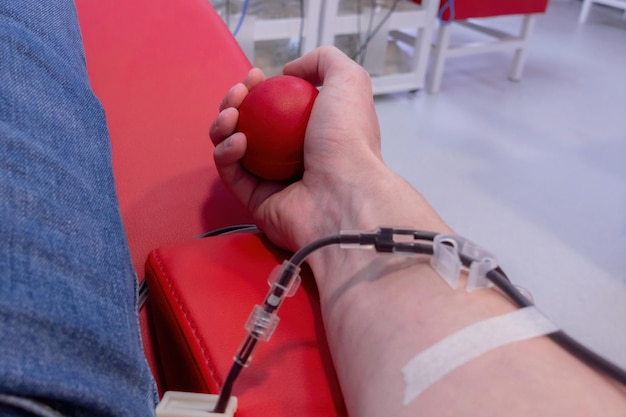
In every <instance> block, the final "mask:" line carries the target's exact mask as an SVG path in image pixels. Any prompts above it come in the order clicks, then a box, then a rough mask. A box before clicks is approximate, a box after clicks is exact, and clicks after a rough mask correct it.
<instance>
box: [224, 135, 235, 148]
mask: <svg viewBox="0 0 626 417" xmlns="http://www.w3.org/2000/svg"><path fill="white" fill-rule="evenodd" d="M232 144H233V138H232V137H231V136H229V137H227V138H226V139H224V142H222V145H223V146H224V147H225V148H230V146H231V145H232Z"/></svg>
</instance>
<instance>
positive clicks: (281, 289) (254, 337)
mask: <svg viewBox="0 0 626 417" xmlns="http://www.w3.org/2000/svg"><path fill="white" fill-rule="evenodd" d="M299 274H300V267H299V266H297V265H295V264H293V263H291V262H289V261H285V262H283V264H282V265H280V266H277V267H276V268H274V270H273V271H272V274H271V275H270V277H269V279H268V284H269V285H270V289H269V291H268V293H267V295H266V296H265V301H264V302H263V305H255V306H254V308H253V309H252V313H250V317H249V318H248V321H247V322H246V325H245V326H244V327H245V329H246V331H247V332H248V336H247V337H246V338H245V339H244V341H243V343H242V344H241V346H240V347H239V350H238V352H237V354H236V355H235V358H234V359H235V362H237V363H239V364H240V365H242V366H248V364H249V363H250V360H251V359H252V354H253V352H254V350H255V349H256V347H257V345H258V343H257V342H258V341H263V342H266V341H268V340H270V338H271V337H272V334H273V333H274V330H276V326H278V322H279V321H280V318H279V317H278V315H277V312H278V309H279V308H280V306H281V305H282V303H283V301H284V300H285V298H287V297H292V296H293V295H294V294H295V293H296V291H297V290H298V287H299V286H300V281H301V279H300V275H299Z"/></svg>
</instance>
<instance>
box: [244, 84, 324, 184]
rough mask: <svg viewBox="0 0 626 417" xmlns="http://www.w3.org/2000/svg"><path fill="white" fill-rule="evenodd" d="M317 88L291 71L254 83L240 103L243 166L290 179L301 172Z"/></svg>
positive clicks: (274, 178) (266, 175)
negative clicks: (243, 152) (245, 140)
mask: <svg viewBox="0 0 626 417" xmlns="http://www.w3.org/2000/svg"><path fill="white" fill-rule="evenodd" d="M317 93H318V91H317V88H315V86H314V85H313V84H311V83H309V82H308V81H305V80H303V79H301V78H298V77H294V76H290V75H279V76H276V77H271V78H268V79H266V80H265V81H262V82H260V83H259V84H257V85H256V86H254V87H253V88H252V89H251V90H250V92H249V93H248V95H247V96H246V97H245V99H244V100H243V102H242V103H241V106H239V120H238V122H237V131H239V132H243V133H244V134H245V135H246V138H247V140H248V147H247V149H246V153H245V154H244V156H243V158H242V159H241V164H242V165H243V167H244V168H245V169H246V170H248V171H249V172H251V173H252V174H254V175H256V176H257V177H260V178H263V179H266V180H272V181H285V180H293V179H296V178H299V177H301V176H302V173H303V172H304V134H305V132H306V126H307V123H308V121H309V116H310V115H311V110H312V109H313V103H314V102H315V98H316V97H317Z"/></svg>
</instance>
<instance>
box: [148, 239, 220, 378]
mask: <svg viewBox="0 0 626 417" xmlns="http://www.w3.org/2000/svg"><path fill="white" fill-rule="evenodd" d="M159 254H160V251H159V250H158V249H157V250H155V251H154V258H155V259H156V262H157V265H158V267H159V270H160V272H161V274H162V275H163V277H164V278H165V281H166V282H167V286H168V288H169V290H170V293H171V294H172V295H173V296H174V301H175V302H176V304H177V306H178V307H179V308H180V310H181V312H182V313H183V317H184V318H185V321H186V322H187V324H188V325H189V327H190V328H191V331H192V333H193V335H194V337H195V338H196V340H197V341H198V343H199V344H200V349H201V351H202V356H203V358H204V360H205V362H206V365H207V366H208V367H209V370H210V371H211V377H212V378H213V381H215V382H216V383H217V385H219V386H220V387H221V386H222V385H223V384H222V381H221V379H220V378H219V377H218V376H217V370H216V367H215V365H214V364H213V362H212V361H211V359H210V358H209V356H208V348H207V346H206V345H205V343H204V340H203V339H202V338H201V337H200V336H199V332H198V328H197V326H196V324H195V323H194V321H193V320H192V319H191V318H190V316H189V313H188V312H187V309H186V308H185V306H184V305H183V303H182V302H181V300H180V297H179V296H178V293H177V292H176V291H175V289H174V285H173V282H172V280H171V279H170V276H169V274H168V273H167V269H166V268H165V265H164V263H163V261H162V260H161V257H160V256H159Z"/></svg>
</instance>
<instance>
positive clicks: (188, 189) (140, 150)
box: [76, 0, 251, 276]
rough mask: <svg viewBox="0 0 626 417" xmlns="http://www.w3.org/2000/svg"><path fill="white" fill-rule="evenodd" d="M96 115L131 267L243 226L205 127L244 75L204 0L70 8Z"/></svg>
mask: <svg viewBox="0 0 626 417" xmlns="http://www.w3.org/2000/svg"><path fill="white" fill-rule="evenodd" d="M76 7H77V11H78V16H79V21H80V25H81V30H82V33H83V42H84V46H85V52H86V58H87V68H88V72H89V77H90V80H91V83H92V87H93V90H94V92H95V93H96V95H97V96H98V98H99V99H100V101H101V102H102V105H103V107H104V110H105V113H106V116H107V122H108V128H109V132H110V136H111V145H112V151H113V169H114V175H115V180H116V185H117V192H118V199H119V203H120V208H121V213H122V217H123V220H124V227H125V229H126V234H127V237H128V241H129V245H130V251H131V255H132V257H133V264H134V266H135V270H136V271H137V274H138V275H139V276H141V275H142V274H143V271H144V263H145V261H146V259H147V256H148V253H149V252H150V251H151V250H153V249H155V248H157V247H160V246H162V245H165V244H170V243H175V242H181V241H185V240H188V239H192V238H194V237H196V236H198V235H199V234H201V233H202V232H204V231H207V230H212V229H215V228H218V227H221V226H224V225H229V224H233V223H242V222H249V218H248V215H247V214H246V211H245V210H244V208H243V207H241V206H240V205H239V204H238V203H237V202H235V201H234V199H233V198H232V197H231V195H230V193H229V192H228V191H227V190H226V189H225V188H224V187H223V185H222V184H221V182H220V180H219V178H218V176H217V172H216V170H215V166H214V164H213V157H212V153H213V145H212V144H211V141H210V139H209V134H208V132H209V127H210V125H211V122H212V120H213V119H214V117H215V116H216V115H217V113H218V108H219V103H220V101H221V99H222V97H223V96H224V95H225V94H226V92H227V91H228V90H229V88H230V87H231V86H233V85H234V84H235V83H237V82H239V81H241V80H242V79H243V78H244V76H245V74H246V73H247V72H248V70H249V69H250V68H251V65H250V63H249V62H248V60H247V58H246V57H245V55H244V54H243V52H242V51H241V49H240V48H239V46H238V44H237V42H236V40H235V39H234V38H233V37H232V36H231V34H230V32H229V30H228V28H227V27H226V26H225V25H224V23H223V21H222V19H221V18H220V17H219V16H218V15H217V13H216V12H215V10H214V9H213V8H212V6H211V5H210V3H209V2H208V1H207V0H133V1H123V0H106V1H93V0H76Z"/></svg>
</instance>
